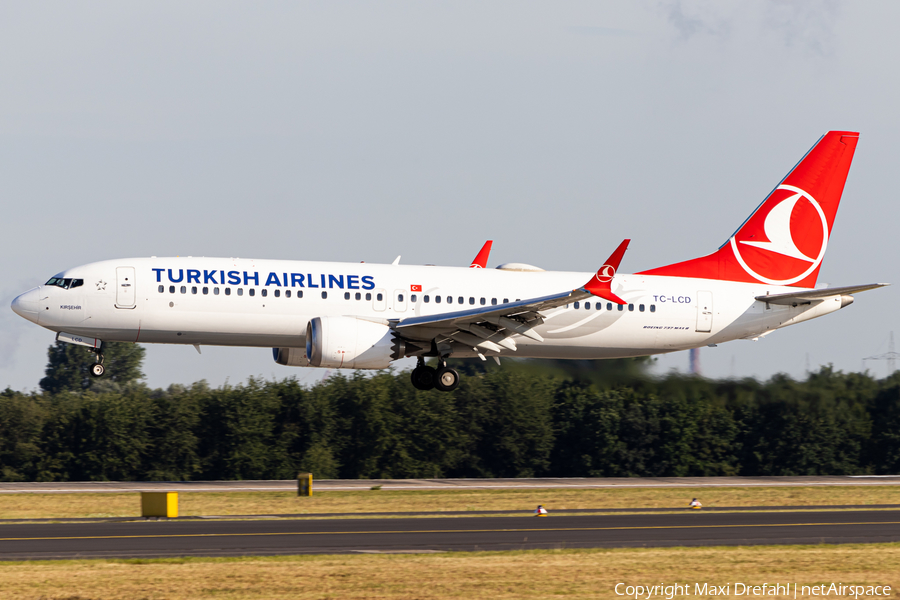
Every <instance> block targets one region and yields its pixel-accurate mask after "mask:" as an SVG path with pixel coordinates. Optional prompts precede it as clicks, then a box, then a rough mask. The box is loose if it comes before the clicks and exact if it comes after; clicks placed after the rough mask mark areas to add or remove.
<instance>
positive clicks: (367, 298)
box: [366, 292, 372, 300]
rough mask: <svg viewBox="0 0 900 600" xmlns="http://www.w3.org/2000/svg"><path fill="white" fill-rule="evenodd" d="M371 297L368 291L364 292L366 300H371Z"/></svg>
mask: <svg viewBox="0 0 900 600" xmlns="http://www.w3.org/2000/svg"><path fill="white" fill-rule="evenodd" d="M371 299H372V294H371V293H369V292H366V300H371Z"/></svg>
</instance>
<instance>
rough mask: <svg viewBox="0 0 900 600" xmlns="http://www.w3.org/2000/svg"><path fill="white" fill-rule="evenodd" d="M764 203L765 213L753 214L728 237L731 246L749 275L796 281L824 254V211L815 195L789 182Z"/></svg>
mask: <svg viewBox="0 0 900 600" xmlns="http://www.w3.org/2000/svg"><path fill="white" fill-rule="evenodd" d="M766 205H768V206H770V208H769V211H768V213H765V214H760V213H762V212H763V211H759V212H757V213H756V214H754V215H753V216H752V217H751V218H750V219H749V220H748V221H747V223H746V224H745V225H744V227H742V228H741V229H740V231H738V233H737V234H735V235H734V236H733V237H732V238H731V240H730V242H731V249H732V250H733V251H734V255H735V257H736V258H737V260H738V262H739V263H740V265H741V267H742V268H743V269H744V270H745V271H746V272H747V274H748V275H750V276H751V277H753V278H755V279H758V280H759V281H761V282H763V283H769V284H772V285H791V284H792V283H797V282H798V281H800V280H802V279H804V278H806V277H808V276H809V275H810V274H812V272H813V271H815V270H816V269H817V268H818V267H819V265H820V264H821V263H822V259H823V258H825V249H826V248H827V247H828V220H827V219H826V218H825V211H823V210H822V206H821V205H820V204H819V203H818V202H816V199H815V198H813V197H812V196H811V195H809V194H808V193H806V192H805V191H803V190H802V189H800V188H798V187H795V186H792V185H780V186H778V188H777V189H776V190H775V191H774V192H773V193H772V195H771V196H770V198H769V202H766ZM763 208H765V206H764V207H763ZM760 221H763V222H762V223H760ZM760 225H762V226H761V227H760ZM747 246H749V248H748V247H747ZM772 254H776V255H778V256H776V257H773V256H772ZM783 257H787V258H788V259H790V260H784V258H783Z"/></svg>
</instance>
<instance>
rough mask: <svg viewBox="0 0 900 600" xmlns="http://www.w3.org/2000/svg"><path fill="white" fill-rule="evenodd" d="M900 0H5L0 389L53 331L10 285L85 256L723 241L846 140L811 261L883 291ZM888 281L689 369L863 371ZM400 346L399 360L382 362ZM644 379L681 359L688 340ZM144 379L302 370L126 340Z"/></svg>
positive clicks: (348, 254)
mask: <svg viewBox="0 0 900 600" xmlns="http://www.w3.org/2000/svg"><path fill="white" fill-rule="evenodd" d="M898 21H900V3H896V2H888V1H873V2H837V1H832V0H805V1H796V2H794V1H788V0H780V1H773V0H769V1H760V2H749V1H747V2H733V1H723V0H715V1H713V0H709V1H706V0H695V1H677V0H641V1H635V2H626V1H617V2H596V1H593V0H592V1H588V2H567V1H559V2H552V3H551V2H524V1H520V0H516V1H514V2H512V1H511V2H464V1H460V2H453V3H434V2H392V1H379V2H365V1H357V2H341V1H329V2H297V1H290V2H261V3H247V2H226V1H220V0H216V1H208V2H203V1H196V2H190V3H185V2H164V1H154V2H128V3H123V2H89V1H86V2H79V3H67V2H42V3H32V2H28V3H22V2H11V1H6V0H2V1H0V81H2V82H3V85H2V86H0V211H2V216H0V273H2V277H0V340H2V342H3V343H0V388H3V387H6V386H10V387H12V388H13V389H18V390H31V389H35V388H36V387H37V385H38V381H39V380H40V378H41V376H42V375H43V370H44V368H45V366H46V352H47V347H48V346H49V345H50V344H52V342H53V339H54V334H53V333H52V332H49V331H47V330H44V329H42V328H40V327H38V326H36V325H33V324H31V323H29V322H27V321H25V320H24V319H21V318H20V317H18V316H17V315H15V314H14V313H13V312H12V311H11V310H10V309H9V308H8V306H9V303H10V302H11V301H12V299H13V298H14V297H15V296H16V295H17V294H19V293H21V292H24V291H26V290H28V289H30V288H31V287H34V286H35V285H38V284H41V283H43V282H44V281H46V280H47V279H48V278H49V277H50V276H52V275H53V274H55V273H57V272H59V271H61V270H63V269H66V268H70V267H73V266H76V265H79V264H85V263H89V262H93V261H98V260H106V259H111V258H126V257H139V256H176V255H181V256H186V255H192V256H226V257H227V256H241V257H248V258H249V257H253V258H277V259H298V260H334V261H350V262H358V261H360V260H365V261H367V262H388V263H389V262H391V261H392V260H393V259H394V258H395V257H396V256H397V255H402V259H401V260H402V262H403V263H405V264H425V263H433V264H440V265H461V266H464V265H467V264H469V262H471V260H472V258H473V257H474V255H475V254H476V253H477V251H478V249H479V248H480V247H481V245H482V244H483V243H484V241H485V240H487V239H492V240H494V246H493V253H492V256H491V260H490V262H489V266H491V267H492V266H496V265H497V264H500V263H503V262H525V263H530V264H534V265H537V266H540V267H542V268H544V269H552V270H567V271H575V270H577V271H585V272H587V271H594V270H596V268H597V266H598V264H599V262H600V261H602V260H603V259H605V258H606V257H607V256H608V255H609V253H610V252H611V251H612V249H614V248H615V246H616V245H617V244H618V242H619V241H620V240H621V239H623V238H625V237H629V238H632V240H633V241H632V243H631V246H630V247H629V250H628V253H627V254H626V255H625V258H624V261H623V263H622V266H621V269H620V271H622V272H636V271H640V270H644V269H649V268H653V267H656V266H661V265H664V264H669V263H672V262H676V261H680V260H685V259H689V258H693V257H696V256H701V255H704V254H707V253H709V252H711V251H713V250H715V249H716V248H718V246H719V245H721V244H722V243H723V242H724V241H725V240H726V239H727V238H728V237H729V236H730V235H731V233H732V232H733V231H734V230H735V229H736V228H737V226H738V225H740V224H741V223H742V222H743V220H744V219H745V218H746V217H747V216H748V215H749V214H750V213H751V212H752V211H753V209H755V208H756V206H757V205H758V204H759V202H760V201H761V200H762V199H763V198H764V197H765V196H766V194H768V192H769V191H770V190H771V189H772V188H773V187H774V186H775V185H776V184H777V183H778V182H779V181H780V179H781V178H782V177H783V176H784V175H785V174H786V173H787V172H788V171H789V170H790V169H791V168H792V167H793V165H794V164H795V163H796V162H797V161H798V160H799V159H800V158H801V157H802V156H803V154H804V153H805V152H806V150H808V149H809V148H810V147H811V146H812V145H813V144H814V143H815V142H816V140H817V139H818V138H819V137H820V136H821V135H822V134H823V133H825V132H826V131H828V130H831V129H846V130H854V131H859V132H860V142H859V146H858V148H857V151H856V155H855V159H854V164H853V167H852V169H851V171H850V175H849V178H848V180H847V185H846V188H845V190H844V196H843V202H842V204H841V208H840V211H839V212H838V216H837V220H836V223H835V226H834V229H833V231H832V236H831V239H830V241H829V245H828V248H829V252H828V254H827V256H826V257H825V260H824V263H823V265H822V269H821V272H820V277H819V281H820V282H827V283H830V284H831V285H834V286H837V285H853V284H864V283H870V282H898V281H900V277H898V267H897V261H896V258H895V254H894V252H895V248H894V245H893V242H892V240H894V239H895V238H896V232H895V230H896V222H897V219H896V217H897V214H898V213H897V208H896V189H895V187H894V186H895V185H896V176H895V173H896V170H897V167H896V162H897V158H898V156H900V152H898V151H900V144H898V120H900V119H898V110H897V107H898V106H900V71H898V69H897V68H896V65H897V58H898V53H900V37H898V36H897V35H896V31H895V24H896V23H897V22H898ZM897 290H898V288H897V287H896V286H895V287H889V288H884V289H880V290H875V291H871V292H866V293H864V294H859V295H858V296H857V297H856V302H855V303H854V304H853V305H852V306H850V307H848V308H846V309H844V310H841V311H839V312H838V313H835V314H832V315H829V316H826V317H823V318H821V319H816V320H813V321H810V322H807V323H803V324H800V325H796V326H792V327H789V328H786V329H784V330H781V331H777V332H775V333H773V334H771V335H769V336H767V337H766V338H764V339H762V340H760V341H758V342H750V341H735V342H730V343H727V344H721V345H719V346H718V347H717V348H704V349H702V350H701V352H700V363H701V368H702V372H703V374H704V375H706V376H708V377H745V376H753V377H758V378H762V379H767V378H769V377H771V376H772V375H774V374H776V373H779V372H784V373H787V374H789V375H791V376H793V377H798V378H799V377H803V376H804V374H805V373H806V372H807V370H816V369H818V368H819V367H820V366H821V365H828V364H831V365H833V366H834V368H836V369H840V370H844V371H858V370H861V369H864V368H868V369H870V370H871V371H872V373H873V374H875V375H878V376H884V375H885V373H886V369H887V362H886V361H883V360H882V361H877V360H873V361H865V360H864V359H865V358H866V357H869V356H873V355H878V354H882V353H885V352H887V350H888V348H889V339H890V336H891V332H892V331H895V330H897V331H898V332H900V327H898V317H897V311H896V308H895V307H896V306H897V300H898V297H897V294H898V291H897ZM401 366H403V365H401ZM654 368H655V371H656V372H658V373H666V372H668V371H670V370H679V371H685V370H687V368H688V356H687V353H686V352H680V353H674V354H671V355H664V356H661V357H659V358H658V360H657V361H656V366H655V367H654ZM144 371H145V373H146V382H147V383H148V384H149V385H151V386H153V387H165V386H168V385H169V384H171V383H183V384H189V383H192V382H195V381H199V380H201V379H205V380H207V381H208V382H209V383H210V384H211V385H221V384H223V383H225V382H226V381H227V382H229V383H232V384H236V383H240V382H243V381H245V380H246V379H247V378H248V377H250V376H258V377H263V378H267V379H272V378H276V379H281V378H283V377H286V376H292V375H293V376H296V377H297V378H298V379H299V380H301V381H304V382H307V383H314V382H315V381H318V380H319V379H321V377H322V376H323V372H322V371H320V370H310V369H296V368H291V367H282V366H280V365H276V364H275V363H274V362H273V360H272V354H271V351H270V350H268V349H253V348H246V349H243V348H212V347H205V348H204V349H203V353H202V354H198V353H197V352H196V351H195V350H194V348H193V347H190V346H186V347H180V346H154V345H150V346H147V359H146V361H145V365H144Z"/></svg>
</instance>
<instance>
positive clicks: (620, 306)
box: [618, 304, 625, 312]
mask: <svg viewBox="0 0 900 600" xmlns="http://www.w3.org/2000/svg"><path fill="white" fill-rule="evenodd" d="M618 306H619V312H622V311H623V310H625V305H624V304H619V305H618Z"/></svg>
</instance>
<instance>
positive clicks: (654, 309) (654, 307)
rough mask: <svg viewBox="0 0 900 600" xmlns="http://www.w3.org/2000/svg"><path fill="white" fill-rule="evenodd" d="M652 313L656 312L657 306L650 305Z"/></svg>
mask: <svg viewBox="0 0 900 600" xmlns="http://www.w3.org/2000/svg"><path fill="white" fill-rule="evenodd" d="M650 312H656V305H655V304H651V305H650Z"/></svg>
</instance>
